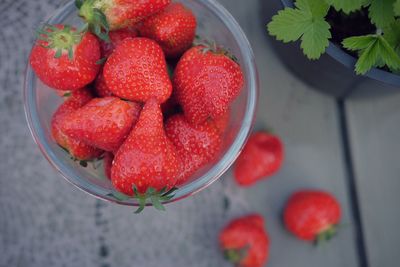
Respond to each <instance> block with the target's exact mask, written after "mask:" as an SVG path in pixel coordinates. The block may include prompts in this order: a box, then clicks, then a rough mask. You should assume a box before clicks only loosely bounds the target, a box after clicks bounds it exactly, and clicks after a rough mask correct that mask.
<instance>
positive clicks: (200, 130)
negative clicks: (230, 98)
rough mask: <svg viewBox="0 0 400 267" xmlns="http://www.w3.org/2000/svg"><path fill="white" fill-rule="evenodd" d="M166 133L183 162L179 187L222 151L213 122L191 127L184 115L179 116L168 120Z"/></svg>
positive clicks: (220, 141)
mask: <svg viewBox="0 0 400 267" xmlns="http://www.w3.org/2000/svg"><path fill="white" fill-rule="evenodd" d="M165 131H166V133H167V136H168V138H169V139H170V140H171V141H172V143H173V144H174V145H175V147H176V149H177V151H178V154H179V156H180V158H181V161H182V170H181V172H180V175H179V177H178V185H181V184H183V183H185V182H186V181H187V180H188V179H189V178H190V176H191V175H193V174H194V173H195V172H196V171H197V170H199V169H200V168H201V167H204V166H205V165H207V164H208V163H210V162H211V161H212V160H214V159H215V157H216V156H217V155H218V153H219V151H220V150H221V144H222V140H221V138H220V135H219V132H218V130H217V128H216V127H215V124H214V122H213V121H206V122H205V123H203V124H198V125H190V124H189V123H188V122H187V121H186V119H185V117H184V116H183V115H181V114H178V115H174V116H172V117H170V118H169V119H168V120H167V122H166V124H165Z"/></svg>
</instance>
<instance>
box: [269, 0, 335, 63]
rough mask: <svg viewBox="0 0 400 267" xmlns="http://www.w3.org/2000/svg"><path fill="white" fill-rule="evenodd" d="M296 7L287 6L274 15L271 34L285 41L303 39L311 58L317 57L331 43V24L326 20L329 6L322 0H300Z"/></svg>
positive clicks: (305, 52)
mask: <svg viewBox="0 0 400 267" xmlns="http://www.w3.org/2000/svg"><path fill="white" fill-rule="evenodd" d="M295 5H296V8H294V9H293V8H285V9H284V10H281V11H279V12H278V14H277V15H275V16H273V17H272V21H271V22H270V23H268V25H267V28H268V31H269V34H270V35H272V36H276V39H278V40H281V41H283V42H285V43H287V42H293V41H297V40H299V39H300V40H301V48H302V49H303V52H304V54H305V55H306V56H307V57H308V58H309V59H317V58H319V57H320V56H321V54H322V53H324V52H325V49H326V47H328V45H329V41H328V39H329V38H330V37H331V34H330V32H329V29H330V25H329V24H328V23H327V22H326V21H325V19H324V17H325V16H326V14H327V12H328V10H329V6H328V5H327V4H326V3H325V2H323V1H321V0H298V1H296V3H295Z"/></svg>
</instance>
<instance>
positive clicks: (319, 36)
mask: <svg viewBox="0 0 400 267" xmlns="http://www.w3.org/2000/svg"><path fill="white" fill-rule="evenodd" d="M329 29H330V25H329V23H328V22H326V21H325V20H323V19H316V20H315V21H314V22H313V23H312V24H311V25H310V26H309V28H308V29H307V31H306V32H304V34H303V36H302V37H301V41H302V42H301V45H300V47H301V48H302V49H303V52H304V54H305V55H306V56H307V57H308V58H309V59H318V58H319V57H320V56H321V54H322V53H324V52H325V49H326V48H327V47H328V45H329V41H328V39H329V38H331V33H330V32H329Z"/></svg>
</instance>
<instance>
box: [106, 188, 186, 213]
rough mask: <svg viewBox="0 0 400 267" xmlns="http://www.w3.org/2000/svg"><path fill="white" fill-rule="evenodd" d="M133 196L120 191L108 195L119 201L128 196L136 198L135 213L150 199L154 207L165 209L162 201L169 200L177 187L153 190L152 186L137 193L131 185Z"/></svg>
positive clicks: (143, 207)
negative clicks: (137, 205) (144, 191)
mask: <svg viewBox="0 0 400 267" xmlns="http://www.w3.org/2000/svg"><path fill="white" fill-rule="evenodd" d="M132 189H133V192H134V196H133V197H132V196H128V195H125V194H122V193H118V192H117V193H110V194H108V196H110V197H113V198H115V199H116V200H119V201H125V200H128V199H130V198H133V199H136V200H137V201H138V203H139V208H138V209H137V210H136V211H135V212H134V213H135V214H139V213H141V212H142V211H143V210H144V209H145V207H146V204H147V202H148V200H150V203H151V204H152V205H153V206H154V208H156V209H157V210H161V211H165V207H164V205H163V204H162V203H163V202H166V201H169V200H171V199H172V198H173V197H174V196H175V194H174V192H175V191H176V190H177V189H178V188H176V187H174V188H172V189H171V190H169V191H167V188H166V187H164V188H163V189H161V190H160V191H157V190H155V189H154V188H152V187H149V188H148V189H147V191H146V193H144V194H141V193H139V191H138V189H137V187H136V185H133V186H132Z"/></svg>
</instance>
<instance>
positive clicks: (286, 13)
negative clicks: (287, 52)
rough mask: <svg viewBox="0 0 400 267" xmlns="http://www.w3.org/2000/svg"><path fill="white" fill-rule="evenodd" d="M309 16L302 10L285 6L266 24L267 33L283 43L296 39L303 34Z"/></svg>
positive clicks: (308, 22) (308, 21)
mask: <svg viewBox="0 0 400 267" xmlns="http://www.w3.org/2000/svg"><path fill="white" fill-rule="evenodd" d="M310 20H311V16H310V17H307V16H305V14H304V12H302V11H300V10H297V9H293V8H285V9H284V10H281V11H279V12H278V14H277V15H275V16H273V17H272V21H271V22H270V23H269V24H268V25H267V27H268V31H269V34H270V35H272V36H276V39H277V40H279V41H283V42H285V43H288V42H293V41H297V40H298V39H299V38H300V37H301V36H302V35H303V34H304V30H305V28H307V27H308V25H309V24H310Z"/></svg>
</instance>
